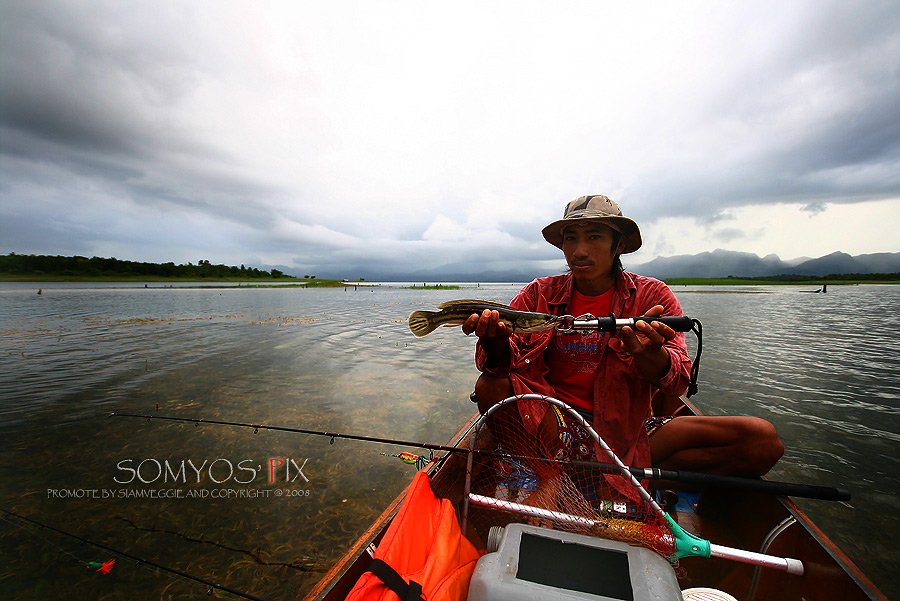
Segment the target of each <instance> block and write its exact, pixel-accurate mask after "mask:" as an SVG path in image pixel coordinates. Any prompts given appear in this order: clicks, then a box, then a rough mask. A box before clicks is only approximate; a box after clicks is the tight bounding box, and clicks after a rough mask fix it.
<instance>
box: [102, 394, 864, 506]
mask: <svg viewBox="0 0 900 601" xmlns="http://www.w3.org/2000/svg"><path fill="white" fill-rule="evenodd" d="M108 417H131V418H138V419H146V420H147V421H151V420H154V419H158V420H163V421H173V422H186V423H192V424H194V425H195V426H199V425H200V424H212V425H217V426H233V427H238V428H253V430H254V433H258V432H259V430H272V431H277V432H292V433H295V434H310V435H313V436H324V437H328V438H331V442H332V444H333V443H334V440H335V439H337V438H342V439H348V440H360V441H364V442H376V443H380V444H392V445H397V446H404V447H412V448H419V449H426V450H429V451H444V452H447V453H468V452H469V449H466V448H462V447H451V446H447V445H439V444H431V443H427V442H415V441H409V440H397V439H392V438H378V437H373V436H361V435H358V434H341V433H339V432H327V431H322V430H305V429H302V428H289V427H286V426H272V425H266V424H251V423H244V422H232V421H224V420H214V419H200V418H192V417H174V416H168V415H148V414H137V413H117V412H113V413H110V414H109V416H108ZM475 452H476V453H482V454H486V455H492V456H495V457H499V458H503V459H515V458H519V457H521V456H518V455H514V454H511V453H500V452H496V451H482V450H476V451H475ZM433 458H434V457H431V459H433ZM522 458H524V459H530V460H533V461H544V462H552V463H571V464H573V465H582V466H584V467H588V468H591V469H599V470H601V471H604V472H606V473H615V472H618V471H619V468H618V467H617V466H615V465H613V464H607V463H597V462H592V461H569V462H560V461H558V460H555V459H548V458H544V457H522ZM401 459H402V458H401ZM628 469H629V470H630V471H631V473H632V474H633V475H634V476H635V477H636V478H639V479H641V480H673V481H676V482H683V483H685V484H696V485H699V486H710V487H715V488H728V489H733V490H744V491H751V492H764V493H769V494H773V495H778V496H786V497H798V498H805V499H818V500H822V501H849V500H850V492H849V491H848V490H846V489H843V488H834V487H831V486H817V485H812V484H796V483H793V482H778V481H775V480H762V479H757V478H741V477H738V476H719V475H716V474H704V473H700V472H688V471H684V470H663V469H659V468H652V467H629V468H628Z"/></svg>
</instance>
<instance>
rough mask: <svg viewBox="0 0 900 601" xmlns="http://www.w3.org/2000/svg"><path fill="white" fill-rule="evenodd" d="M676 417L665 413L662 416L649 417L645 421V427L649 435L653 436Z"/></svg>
mask: <svg viewBox="0 0 900 601" xmlns="http://www.w3.org/2000/svg"><path fill="white" fill-rule="evenodd" d="M673 419H675V416H674V415H663V416H660V417H656V416H654V417H648V418H647V420H646V421H645V422H644V428H646V429H647V436H653V433H654V432H656V431H657V430H658V429H659V428H661V427H662V426H664V425H666V424H668V423H669V422H670V421H672V420H673Z"/></svg>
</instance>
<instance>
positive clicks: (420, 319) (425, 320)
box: [409, 311, 437, 338]
mask: <svg viewBox="0 0 900 601" xmlns="http://www.w3.org/2000/svg"><path fill="white" fill-rule="evenodd" d="M432 315H437V313H434V312H433V311H413V312H412V313H410V314H409V329H410V331H411V332H412V333H413V334H415V335H416V336H417V337H419V338H421V337H422V336H427V335H428V334H431V333H432V332H434V330H435V328H437V324H436V323H433V322H432V321H431V317H432Z"/></svg>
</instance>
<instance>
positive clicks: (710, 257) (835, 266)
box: [278, 250, 900, 282]
mask: <svg viewBox="0 0 900 601" xmlns="http://www.w3.org/2000/svg"><path fill="white" fill-rule="evenodd" d="M624 263H625V269H626V270H627V271H631V272H634V273H640V274H641V275H648V276H652V277H655V278H659V279H668V278H681V277H698V278H723V277H728V276H735V277H742V276H743V277H760V276H774V275H782V274H790V275H810V276H826V275H831V274H844V273H866V274H869V273H900V253H874V254H867V255H856V256H850V255H848V254H847V253H843V252H833V253H831V254H830V255H825V256H824V257H819V258H817V259H811V258H807V257H801V258H799V259H793V260H790V261H784V260H782V259H780V258H779V257H778V256H777V255H766V256H765V257H759V256H758V255H755V254H753V253H744V252H735V251H730V250H714V251H712V252H703V253H700V254H697V255H678V256H674V257H657V258H655V259H653V260H652V261H648V262H646V263H643V264H638V265H634V264H631V263H629V262H628V260H627V257H625V261H624ZM278 268H279V269H281V270H283V271H285V272H287V273H291V269H290V268H288V267H283V266H279V267H278ZM564 268H565V263H564V262H563V261H562V260H560V270H559V271H554V272H551V273H548V272H543V271H534V270H529V269H527V265H523V268H521V269H506V270H494V271H475V270H473V269H472V264H471V263H453V264H448V265H442V266H440V267H435V268H431V269H423V270H417V271H412V272H405V273H386V272H382V273H379V272H373V271H371V270H365V269H360V270H352V269H351V271H350V273H353V274H354V275H353V277H364V278H366V279H367V280H369V281H407V282H529V281H531V280H533V279H534V278H536V277H541V276H545V275H553V273H560V272H561V270H562V269H564ZM321 275H322V277H334V278H341V277H347V274H321Z"/></svg>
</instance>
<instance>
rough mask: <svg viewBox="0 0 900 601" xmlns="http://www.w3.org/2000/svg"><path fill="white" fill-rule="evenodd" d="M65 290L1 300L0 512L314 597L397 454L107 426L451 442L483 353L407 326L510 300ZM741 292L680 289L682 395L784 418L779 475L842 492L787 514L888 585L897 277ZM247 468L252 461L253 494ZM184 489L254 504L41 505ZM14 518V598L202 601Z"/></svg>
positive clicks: (0, 536)
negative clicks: (96, 565) (815, 528)
mask: <svg viewBox="0 0 900 601" xmlns="http://www.w3.org/2000/svg"><path fill="white" fill-rule="evenodd" d="M55 286H56V287H54V288H52V289H47V288H45V289H44V293H43V294H42V295H41V296H37V295H36V294H35V293H34V292H35V290H34V288H35V286H34V285H31V286H30V287H28V286H24V285H2V286H0V358H2V367H0V415H2V423H0V439H2V441H3V449H4V453H3V460H2V462H0V491H2V499H3V501H2V507H5V508H7V509H10V510H12V511H16V512H18V513H22V514H25V515H28V516H31V517H34V518H35V519H38V520H41V521H44V522H46V523H48V524H52V525H54V526H57V527H59V528H62V529H64V530H69V531H72V532H76V533H78V534H79V535H81V536H84V537H87V538H89V539H91V540H95V541H97V542H100V543H104V544H107V545H110V546H111V547H114V548H117V549H121V550H123V551H127V552H129V553H131V554H133V555H135V556H138V557H143V558H146V559H151V560H153V561H156V562H158V563H160V564H163V565H167V566H172V567H174V568H176V569H179V570H182V571H185V572H188V573H191V574H197V575H202V576H203V577H205V578H207V579H209V580H212V581H216V582H220V583H222V584H224V585H227V586H229V587H232V588H234V589H238V590H243V591H247V592H251V593H253V594H255V595H259V596H262V597H266V598H271V599H287V598H295V597H296V596H297V595H298V594H302V593H303V592H305V591H307V590H309V588H310V587H311V586H312V585H313V584H314V583H315V582H316V581H317V580H318V579H319V578H320V577H321V575H322V572H323V571H324V570H326V569H327V568H328V567H329V566H330V565H331V563H332V562H333V561H334V560H335V559H336V558H337V557H339V556H340V555H341V553H342V550H343V549H344V548H345V547H346V546H347V545H348V544H349V543H350V542H351V541H352V540H354V539H355V538H356V537H357V536H358V535H359V534H360V533H361V532H362V531H363V530H364V529H365V528H366V526H368V524H369V523H371V521H372V520H373V519H374V518H375V517H376V516H377V515H378V514H379V513H380V512H381V510H382V509H383V508H384V506H385V505H387V503H388V502H389V501H390V500H391V499H392V498H393V497H394V496H395V495H396V494H397V493H398V492H399V491H400V490H401V489H402V488H403V486H405V484H406V483H407V482H409V480H411V478H412V469H411V468H410V467H409V466H407V465H405V464H403V463H401V462H400V461H399V460H397V459H394V458H390V457H387V456H384V455H382V453H388V454H390V453H397V452H399V451H401V450H408V449H401V448H396V447H392V446H386V445H378V444H372V443H364V442H353V441H347V440H340V439H339V440H335V441H334V443H333V444H331V441H330V440H329V439H328V438H320V437H313V436H303V435H298V434H291V433H283V432H270V431H266V430H261V431H259V433H256V434H255V433H254V431H253V430H252V429H243V428H228V427H220V426H212V425H201V426H199V427H195V426H193V425H189V424H177V423H165V422H160V421H153V422H150V423H148V422H146V421H145V420H135V419H127V418H108V417H107V415H108V413H109V412H111V411H119V412H123V411H125V412H141V413H144V412H149V411H156V409H157V406H158V408H159V409H158V410H159V412H160V413H162V414H166V415H175V416H184V417H199V418H204V419H221V420H229V421H242V422H251V423H259V424H272V425H279V426H289V427H301V428H306V429H322V430H329V431H338V432H347V433H354V434H365V435H370V436H383V437H388V438H399V439H405V440H421V441H426V442H437V443H442V442H444V441H445V440H447V439H448V438H449V437H450V436H451V435H452V434H453V433H455V432H456V430H457V429H458V428H459V426H460V425H461V424H462V423H463V422H464V420H465V419H466V418H467V417H469V415H470V414H471V413H472V411H473V410H474V407H473V405H472V404H471V403H469V401H468V400H467V396H468V393H469V392H470V391H471V386H472V382H473V381H474V378H475V377H476V375H477V373H476V371H475V369H474V365H473V360H472V346H473V340H472V339H469V338H466V337H464V336H462V335H461V334H460V333H459V330H458V329H453V330H451V329H446V330H439V331H438V332H436V333H435V334H432V335H431V336H428V337H426V338H422V339H417V338H415V337H414V336H412V334H411V333H409V331H408V329H407V327H406V322H405V318H406V316H407V315H408V314H409V313H410V312H411V311H412V310H414V309H419V308H432V307H433V306H435V305H437V304H438V303H440V302H443V301H445V300H450V299H455V298H463V297H471V298H481V299H490V300H499V301H501V302H507V301H508V300H509V299H510V298H511V297H512V296H513V295H514V293H515V291H516V290H517V289H518V287H515V286H510V285H491V286H482V287H480V288H467V289H465V290H457V291H437V290H427V291H424V290H417V291H414V290H402V289H396V288H387V287H379V288H374V289H367V288H359V289H357V290H353V289H350V290H348V291H344V290H341V289H324V290H303V289H296V288H292V289H249V290H241V289H228V290H221V289H184V288H172V289H154V288H148V289H143V288H98V287H66V286H63V285H55ZM752 290H753V291H756V292H764V293H761V294H739V293H727V294H722V293H718V294H711V293H707V292H706V291H705V290H703V289H698V288H686V289H676V290H675V292H676V294H678V296H679V299H680V300H681V302H682V305H683V307H684V310H685V313H687V314H688V315H691V316H692V317H697V318H699V319H701V321H703V325H704V334H705V341H704V357H703V365H702V369H701V383H700V393H699V394H698V395H697V396H695V397H693V398H694V399H695V400H696V402H697V404H698V405H699V406H700V408H701V409H702V410H703V411H704V412H706V413H709V414H725V413H727V414H736V413H744V414H753V415H759V416H761V417H764V418H766V419H769V420H771V421H772V422H773V423H775V424H776V425H777V427H778V429H779V431H780V433H781V435H782V438H783V439H784V441H785V444H786V447H787V452H786V455H785V459H784V460H782V462H781V463H780V464H779V465H778V466H776V468H775V470H774V471H773V474H772V475H773V477H774V478H776V479H781V480H792V481H800V482H807V483H811V484H822V485H831V486H842V487H846V488H849V489H851V490H852V492H853V494H854V499H853V501H852V502H850V503H847V504H828V503H825V502H811V501H810V502H800V505H801V507H803V508H804V509H805V510H807V511H808V512H809V513H810V514H812V517H813V519H814V520H815V521H816V522H817V523H819V525H820V526H822V527H823V529H824V530H825V531H826V532H828V534H829V535H830V536H832V538H834V539H835V540H836V541H837V542H838V543H839V545H840V546H841V547H842V548H843V549H844V551H845V552H847V553H848V554H849V555H850V556H851V557H852V558H853V559H854V560H856V561H857V562H858V563H859V564H860V565H861V566H862V567H863V569H864V570H865V571H866V572H867V573H868V574H869V575H870V576H871V577H872V578H873V579H875V580H876V582H877V583H878V584H879V585H880V586H882V587H883V588H884V590H885V592H886V593H887V594H889V595H890V594H891V592H892V591H891V590H890V589H889V586H888V582H889V579H888V577H887V575H888V574H891V573H893V572H894V571H896V570H897V569H898V568H900V559H898V557H897V554H896V551H895V549H896V545H895V544H894V541H892V540H890V539H889V533H890V532H896V531H898V525H900V524H898V518H897V517H896V516H897V515H898V512H897V509H898V502H897V500H896V499H897V498H898V492H900V490H898V485H897V484H896V481H897V479H896V477H895V476H894V474H895V473H896V471H897V468H898V460H897V458H896V456H895V455H896V453H895V451H896V449H897V442H898V440H900V419H898V411H900V402H898V398H900V384H898V381H897V379H896V373H897V368H898V367H900V365H898V363H900V357H898V356H897V354H896V353H895V352H892V351H891V350H890V349H891V348H892V346H891V345H890V344H889V343H890V342H891V341H892V340H893V339H896V337H897V335H898V333H900V322H898V318H897V317H896V311H895V309H894V308H895V307H896V306H897V302H898V300H900V287H894V286H889V287H875V286H856V287H837V286H835V287H834V288H833V290H832V289H829V293H828V294H827V295H821V294H817V295H812V294H802V293H800V292H798V291H797V290H796V289H794V288H779V287H761V288H754V289H752ZM863 307H865V313H861V312H860V311H861V308H863ZM129 460H130V462H129ZM145 460H151V461H145ZM188 460H190V461H191V462H192V463H193V464H195V465H200V464H202V463H203V461H206V462H207V468H208V466H209V464H211V463H213V462H216V463H215V468H214V469H213V471H212V472H210V471H209V470H208V469H207V471H205V472H204V471H203V470H201V477H200V480H201V481H200V482H199V483H198V482H197V476H196V473H195V472H191V471H190V468H189V467H188V468H187V471H186V472H185V474H184V475H183V476H182V477H181V480H180V481H178V482H177V484H173V483H172V482H171V481H170V482H167V483H163V482H162V481H161V480H160V479H156V480H154V481H153V482H148V483H140V482H131V483H126V484H122V483H117V482H116V481H115V479H116V478H118V479H119V480H120V481H121V480H125V479H127V476H128V475H129V474H130V473H129V472H127V471H124V470H121V469H119V466H122V465H124V466H132V467H134V466H136V465H138V464H139V463H140V462H141V461H145V463H144V469H143V471H142V472H141V474H142V476H143V477H144V478H145V479H147V480H153V476H154V475H155V472H154V471H153V469H154V467H155V465H156V463H154V461H155V462H157V463H160V464H161V463H162V462H163V461H168V462H169V464H170V465H173V466H177V465H179V462H181V461H188ZM217 460H218V461H217ZM271 460H275V461H276V463H275V464H274V465H281V464H278V463H277V462H278V461H284V462H285V463H287V462H289V461H290V460H293V462H294V463H293V464H291V465H295V466H301V465H302V466H303V467H302V473H303V475H304V476H305V477H307V478H308V479H309V482H305V481H303V478H301V477H299V476H298V475H297V474H296V472H295V473H292V474H287V476H293V477H294V478H295V479H294V480H293V481H291V482H285V481H284V480H285V476H286V474H285V473H284V472H282V471H276V473H275V476H276V482H269V467H270V465H273V464H272V463H270V462H271ZM123 461H125V463H124V464H123V463H121V462H123ZM304 461H305V462H306V463H305V464H304ZM241 462H244V463H241ZM239 465H240V466H242V467H243V468H244V469H245V470H250V469H255V470H256V472H255V474H256V478H255V479H254V480H253V481H252V483H246V480H247V479H248V476H249V474H250V473H251V472H250V471H236V470H238V466H239ZM229 466H230V467H231V469H232V470H235V471H234V472H233V473H232V474H231V477H230V479H228V478H226V476H228V475H229ZM187 476H190V477H187ZM211 478H216V479H218V480H223V482H222V483H221V484H216V483H214V482H212V481H211ZM238 479H240V480H242V481H243V482H239V481H238ZM174 488H178V489H180V490H182V491H183V492H188V491H193V492H195V493H197V494H201V493H200V491H204V490H205V491H207V492H208V491H211V490H215V491H227V490H233V491H235V494H240V493H241V491H243V494H244V495H247V494H249V493H248V491H251V490H252V491H257V492H258V494H257V496H256V497H254V498H248V497H247V496H244V497H241V498H210V497H209V496H207V497H199V498H152V499H151V498H135V497H127V498H118V497H115V496H114V497H113V498H65V499H61V498H53V497H54V496H58V495H59V494H60V493H59V492H58V491H65V490H82V491H100V492H99V493H96V492H95V493H94V494H95V495H101V496H102V494H104V493H103V492H102V491H103V490H111V491H114V492H115V493H116V494H119V493H118V491H121V490H131V491H145V492H144V493H141V494H146V491H149V490H157V491H163V492H165V491H169V490H172V489H174ZM276 491H280V492H281V494H282V496H280V497H275V496H274V495H275V493H276ZM285 494H286V496H285ZM266 495H268V496H266ZM872 516H878V519H877V520H873V519H872ZM3 526H4V527H3V528H2V529H0V548H2V549H3V551H4V565H5V571H6V573H5V575H4V577H3V578H2V579H0V582H2V583H3V585H4V587H5V588H6V589H9V590H10V591H11V592H12V593H13V595H12V597H13V598H16V597H19V598H60V597H63V596H65V597H66V598H71V599H82V598H84V599H96V598H134V599H158V598H184V597H185V596H188V595H189V594H191V593H193V594H195V595H196V596H197V597H198V598H199V597H200V596H205V595H206V589H205V588H202V587H201V588H195V587H194V586H193V585H191V584H188V583H185V582H184V581H182V580H180V579H174V578H171V577H167V576H165V575H160V574H158V573H156V572H153V571H151V570H147V569H144V568H138V567H135V566H134V565H132V564H129V563H127V562H123V561H120V562H119V563H118V564H117V565H116V568H115V569H114V570H113V571H112V572H111V573H110V574H108V575H99V574H95V573H93V572H91V571H88V570H87V569H86V568H85V567H83V565H81V564H80V563H79V562H86V561H103V560H106V559H109V557H108V556H106V555H104V553H103V552H101V551H99V550H97V549H94V548H92V547H90V546H84V545H81V544H79V543H77V542H74V541H71V540H66V539H64V538H60V537H58V536H52V537H51V536H49V535H48V533H46V532H44V533H41V534H40V536H42V537H44V538H43V539H42V538H38V537H37V536H34V535H31V534H28V533H24V532H22V531H20V530H17V529H15V528H12V527H9V526H8V525H6V524H3ZM895 592H896V591H895Z"/></svg>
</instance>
